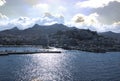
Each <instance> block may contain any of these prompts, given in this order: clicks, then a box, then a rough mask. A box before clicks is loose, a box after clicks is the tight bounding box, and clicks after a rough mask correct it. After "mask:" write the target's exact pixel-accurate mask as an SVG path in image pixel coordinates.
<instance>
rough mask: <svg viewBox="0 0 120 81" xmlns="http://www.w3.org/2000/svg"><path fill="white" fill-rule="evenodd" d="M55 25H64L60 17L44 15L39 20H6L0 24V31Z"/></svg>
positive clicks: (62, 18) (26, 18)
mask: <svg viewBox="0 0 120 81" xmlns="http://www.w3.org/2000/svg"><path fill="white" fill-rule="evenodd" d="M55 23H59V24H64V17H63V16H61V15H52V14H51V13H45V14H44V16H42V17H39V18H28V17H20V18H17V19H13V20H6V21H1V22H0V30H4V29H10V28H13V27H18V28H19V29H26V28H29V27H32V26H33V25H34V24H39V25H52V24H55Z"/></svg>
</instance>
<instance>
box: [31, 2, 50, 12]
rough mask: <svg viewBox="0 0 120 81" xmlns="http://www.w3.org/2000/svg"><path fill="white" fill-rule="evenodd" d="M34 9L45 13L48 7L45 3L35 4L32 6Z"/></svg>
mask: <svg viewBox="0 0 120 81" xmlns="http://www.w3.org/2000/svg"><path fill="white" fill-rule="evenodd" d="M33 8H34V9H37V10H40V11H43V12H47V11H48V10H49V5H48V4H45V3H40V4H36V5H34V6H33Z"/></svg>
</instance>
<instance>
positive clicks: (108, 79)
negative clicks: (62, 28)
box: [0, 47, 120, 81]
mask: <svg viewBox="0 0 120 81" xmlns="http://www.w3.org/2000/svg"><path fill="white" fill-rule="evenodd" d="M25 49H26V50H39V49H40V48H33V47H32V48H31V47H29V48H28V47H19V48H18V47H0V51H1V50H19V51H21V50H25ZM56 50H60V51H61V53H36V54H27V55H26V54H22V55H17V54H15V55H14V54H13V55H8V56H0V81H120V52H107V53H91V52H83V51H78V50H63V49H57V48H56Z"/></svg>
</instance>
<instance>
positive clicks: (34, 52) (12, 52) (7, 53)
mask: <svg viewBox="0 0 120 81" xmlns="http://www.w3.org/2000/svg"><path fill="white" fill-rule="evenodd" d="M37 53H61V51H23V52H17V51H11V52H7V51H6V52H0V56H7V55H21V54H37Z"/></svg>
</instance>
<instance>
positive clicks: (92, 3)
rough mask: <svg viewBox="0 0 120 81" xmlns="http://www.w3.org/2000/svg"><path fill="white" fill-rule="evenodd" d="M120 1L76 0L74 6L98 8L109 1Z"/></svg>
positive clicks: (119, 0)
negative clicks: (77, 0)
mask: <svg viewBox="0 0 120 81" xmlns="http://www.w3.org/2000/svg"><path fill="white" fill-rule="evenodd" d="M114 1H117V2H120V0H87V1H82V2H80V1H79V2H77V3H76V6H77V7H79V8H81V7H83V8H99V7H104V6H107V5H108V4H109V3H110V2H114Z"/></svg>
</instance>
